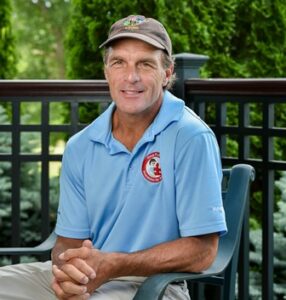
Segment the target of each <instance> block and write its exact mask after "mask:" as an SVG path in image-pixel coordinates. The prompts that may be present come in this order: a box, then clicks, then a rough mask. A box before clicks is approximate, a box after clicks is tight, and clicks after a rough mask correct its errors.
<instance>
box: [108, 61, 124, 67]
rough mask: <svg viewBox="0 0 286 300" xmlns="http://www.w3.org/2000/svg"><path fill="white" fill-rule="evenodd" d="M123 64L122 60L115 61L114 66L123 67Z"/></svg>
mask: <svg viewBox="0 0 286 300" xmlns="http://www.w3.org/2000/svg"><path fill="white" fill-rule="evenodd" d="M122 64H123V62H122V60H115V61H114V62H112V64H111V65H112V66H121V65H122Z"/></svg>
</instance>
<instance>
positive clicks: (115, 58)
mask: <svg viewBox="0 0 286 300" xmlns="http://www.w3.org/2000/svg"><path fill="white" fill-rule="evenodd" d="M109 60H111V61H112V60H123V58H122V57H121V56H120V55H115V56H112V55H110V59H109Z"/></svg>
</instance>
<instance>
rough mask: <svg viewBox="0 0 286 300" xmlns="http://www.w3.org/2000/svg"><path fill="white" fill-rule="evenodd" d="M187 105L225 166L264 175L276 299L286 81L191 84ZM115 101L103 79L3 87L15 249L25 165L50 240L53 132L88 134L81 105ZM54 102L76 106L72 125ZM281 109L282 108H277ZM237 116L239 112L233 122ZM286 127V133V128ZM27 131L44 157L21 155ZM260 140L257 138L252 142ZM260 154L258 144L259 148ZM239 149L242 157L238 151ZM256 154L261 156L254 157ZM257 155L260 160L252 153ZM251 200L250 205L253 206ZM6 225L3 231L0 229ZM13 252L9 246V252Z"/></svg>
mask: <svg viewBox="0 0 286 300" xmlns="http://www.w3.org/2000/svg"><path fill="white" fill-rule="evenodd" d="M183 94H184V95H185V100H186V103H187V105H189V106H190V107H191V108H193V109H194V110H195V111H196V112H197V113H198V114H199V115H200V116H201V117H202V118H203V119H205V120H206V121H207V123H208V124H209V125H210V126H211V127H212V129H213V130H214V132H215V133H216V136H217V139H218V142H219V145H220V148H221V153H222V162H223V165H224V166H230V165H233V164H236V163H249V164H251V165H253V166H254V167H255V169H256V172H257V178H258V182H260V186H261V190H262V216H261V218H262V221H261V223H262V229H263V284H262V295H263V299H265V300H266V299H267V300H268V299H273V206H274V191H273V190H274V179H275V178H274V177H275V172H276V171H281V170H286V159H285V157H279V158H276V157H275V154H274V150H273V149H274V142H275V139H277V138H279V139H283V138H285V136H286V129H285V128H281V127H278V126H276V125H277V124H276V123H275V122H276V121H275V120H276V119H277V114H279V113H282V111H280V110H279V107H280V105H281V104H286V80H230V79H229V80H219V79H206V80H201V79H197V80H196V79H191V80H186V81H185V90H184V93H183ZM110 101H111V99H110V95H109V89H108V85H107V83H106V81H104V80H91V81H0V104H4V105H8V106H9V105H10V106H11V108H10V111H11V123H9V124H0V134H1V133H5V134H10V135H11V140H12V145H11V151H10V152H9V151H8V152H7V153H0V163H1V162H9V163H10V164H11V174H12V175H11V176H12V178H11V182H12V187H11V205H12V213H11V218H12V220H11V222H12V239H11V241H12V242H11V245H12V246H18V245H20V243H21V234H20V233H21V226H20V221H19V220H20V213H21V209H20V203H21V196H20V189H21V182H20V167H21V163H22V162H29V161H31V162H39V163H40V164H41V224H42V226H41V235H42V238H43V239H44V238H46V237H47V236H48V234H49V233H50V230H51V228H50V226H49V224H50V223H49V214H50V207H49V205H50V204H49V184H50V183H49V172H50V170H49V164H50V162H60V160H61V154H51V153H50V150H49V144H50V143H49V141H50V136H51V135H52V134H53V133H54V132H65V133H67V134H69V135H72V134H73V133H75V132H77V131H78V130H80V129H82V128H83V127H84V126H85V125H86V124H83V123H82V122H81V120H80V117H79V110H80V106H81V103H83V102H85V103H86V102H90V103H96V104H97V105H100V107H101V111H102V110H104V108H105V107H106V105H107V104H108V103H109V102H110ZM23 103H29V105H33V104H36V103H37V104H39V105H40V107H41V117H40V118H39V119H40V121H39V124H25V122H22V120H21V106H22V105H23ZM54 103H67V104H68V105H69V107H70V116H69V117H68V118H67V119H68V120H69V121H68V124H53V123H51V122H50V120H51V107H52V105H53V104H54ZM277 107H278V109H277ZM253 109H255V110H259V111H260V114H259V115H260V119H259V120H252V117H251V116H252V110H253ZM230 112H232V114H231V116H230ZM285 127H286V126H285ZM23 132H39V133H40V134H41V142H40V144H41V147H40V148H41V150H40V151H39V153H28V154H27V153H22V152H21V135H22V133H23ZM253 137H255V139H254V141H253ZM257 140H258V144H259V147H258V146H257V145H256V144H255V143H257ZM233 145H234V148H236V152H235V151H233V149H232V148H233ZM253 149H254V150H255V151H254V150H253ZM254 152H255V153H256V152H257V153H258V154H259V157H255V156H254V155H253V153H254ZM251 198H252V196H251V197H250V202H251ZM0 226H1V225H0ZM6 246H7V245H6ZM239 299H243V300H244V299H249V228H248V218H246V222H245V227H244V232H243V238H242V243H241V254H240V263H239Z"/></svg>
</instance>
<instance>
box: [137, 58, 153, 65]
mask: <svg viewBox="0 0 286 300" xmlns="http://www.w3.org/2000/svg"><path fill="white" fill-rule="evenodd" d="M141 62H143V63H151V64H155V63H156V60H155V59H153V58H150V57H146V58H142V59H140V60H139V63H141Z"/></svg>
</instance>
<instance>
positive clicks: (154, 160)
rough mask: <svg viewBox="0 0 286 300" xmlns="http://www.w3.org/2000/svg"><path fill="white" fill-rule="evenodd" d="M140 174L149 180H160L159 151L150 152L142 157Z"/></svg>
mask: <svg viewBox="0 0 286 300" xmlns="http://www.w3.org/2000/svg"><path fill="white" fill-rule="evenodd" d="M142 174H143V176H144V177H145V178H146V179H147V180H148V181H150V182H160V181H161V180H162V171H161V166H160V152H152V153H150V154H149V155H147V156H146V157H145V158H144V160H143V163H142Z"/></svg>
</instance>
